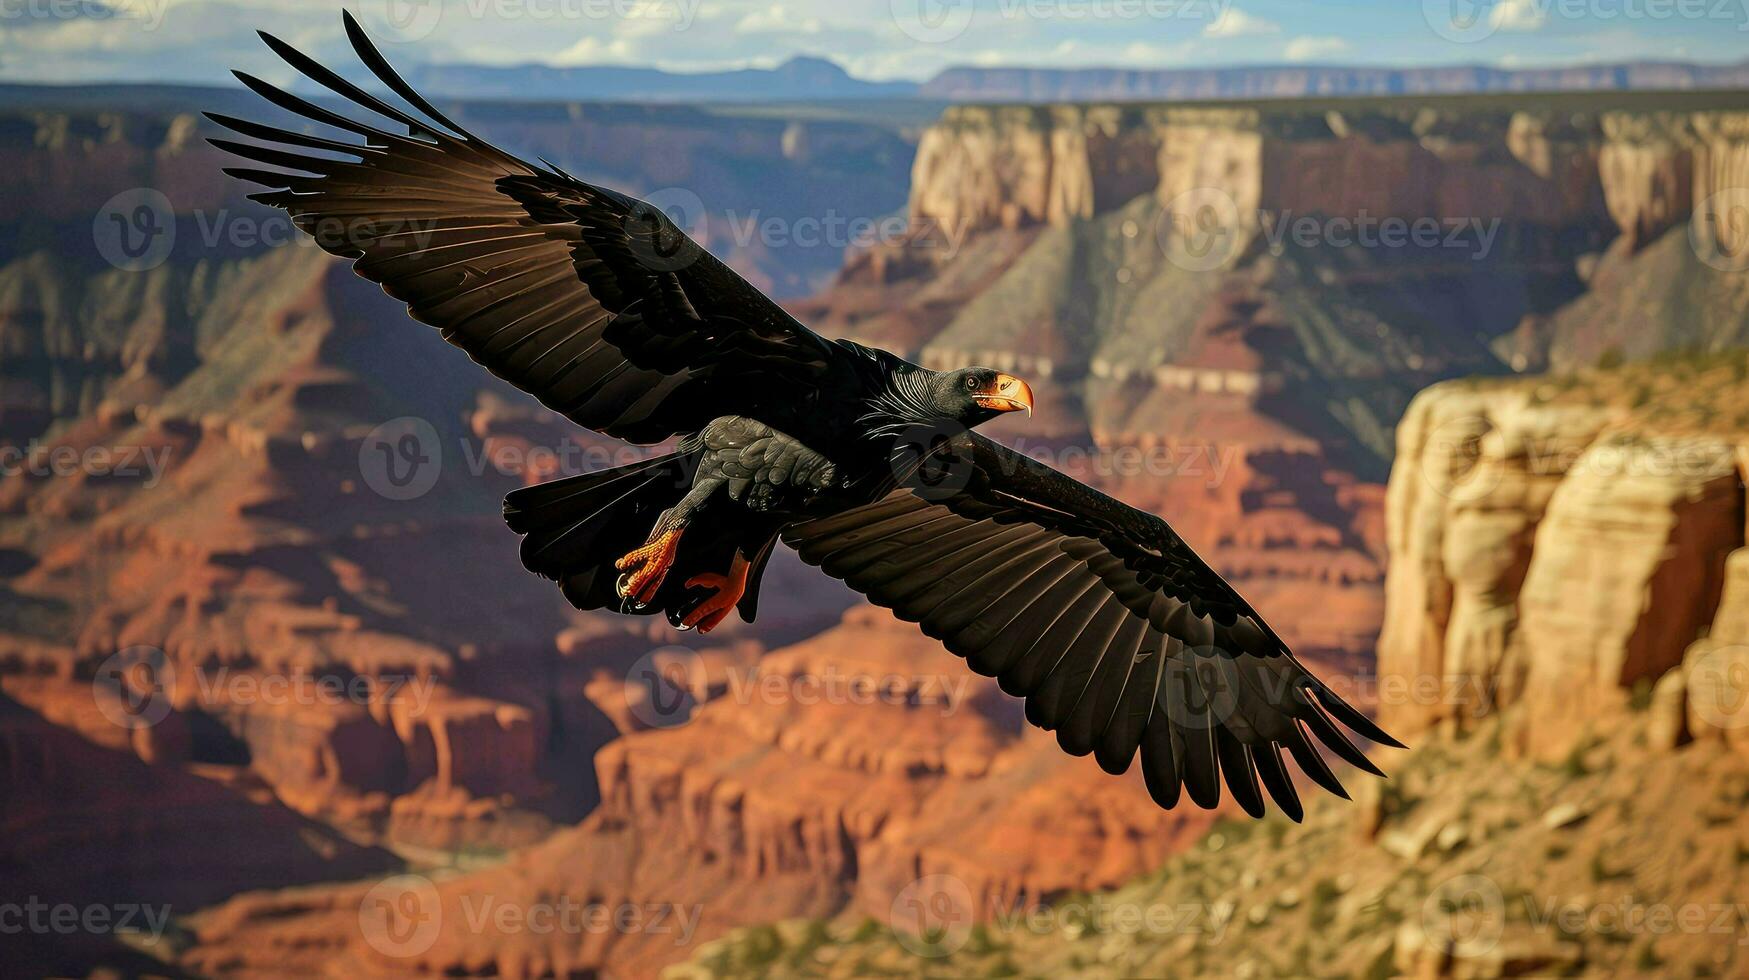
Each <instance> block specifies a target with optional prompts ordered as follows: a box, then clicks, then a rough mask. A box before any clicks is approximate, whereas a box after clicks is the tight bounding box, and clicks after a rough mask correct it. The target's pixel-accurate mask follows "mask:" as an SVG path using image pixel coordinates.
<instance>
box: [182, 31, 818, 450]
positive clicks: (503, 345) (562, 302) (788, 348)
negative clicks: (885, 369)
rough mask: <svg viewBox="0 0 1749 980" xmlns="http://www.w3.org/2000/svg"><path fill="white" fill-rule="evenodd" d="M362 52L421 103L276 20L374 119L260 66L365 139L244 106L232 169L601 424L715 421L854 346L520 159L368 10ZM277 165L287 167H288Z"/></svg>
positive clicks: (310, 107)
mask: <svg viewBox="0 0 1749 980" xmlns="http://www.w3.org/2000/svg"><path fill="white" fill-rule="evenodd" d="M343 19H344V22H345V26H346V33H347V36H348V37H349V38H350V40H351V42H352V46H353V49H354V51H355V52H356V53H357V55H358V57H359V59H360V60H361V61H362V62H363V63H364V65H365V67H366V68H368V69H369V70H370V72H371V74H372V75H374V76H375V78H376V80H377V81H378V82H380V83H381V84H382V85H384V86H386V87H387V88H388V90H389V91H390V92H393V93H394V94H395V95H396V96H399V98H400V99H401V100H403V101H404V102H405V103H406V104H407V106H408V108H403V107H401V106H397V105H394V104H391V103H390V102H389V101H387V100H386V99H384V98H381V97H378V96H377V95H373V94H372V93H371V92H369V91H366V90H365V89H364V88H362V87H360V86H359V85H356V84H354V83H352V82H351V81H348V80H347V79H346V78H344V77H342V76H341V75H340V74H339V73H337V72H335V71H333V70H332V69H330V68H328V67H326V66H324V65H322V64H320V63H318V62H317V61H316V60H315V59H313V58H311V57H309V56H308V55H305V54H304V53H302V52H300V51H298V50H297V49H296V48H294V47H292V46H291V45H289V44H287V43H285V42H284V41H281V40H280V39H278V38H276V37H273V36H272V35H269V34H262V40H263V41H264V42H265V43H266V44H267V46H268V47H269V48H270V49H272V50H273V52H274V53H275V54H277V55H279V57H280V58H282V59H283V60H284V61H285V62H286V63H287V64H288V65H290V66H291V67H292V68H294V69H296V70H297V71H298V72H299V73H300V74H302V75H303V76H305V77H306V78H308V79H310V80H312V81H314V82H315V83H316V84H318V85H321V86H322V87H323V88H325V89H327V90H328V91H330V92H332V93H334V94H335V95H337V96H339V97H340V98H341V99H343V100H344V101H345V103H346V104H347V106H348V107H349V109H350V110H358V112H357V113H355V114H358V115H365V116H368V117H369V118H368V121H367V120H365V119H362V118H353V117H352V116H350V115H346V114H343V113H341V112H337V111H335V110H333V109H330V108H327V107H324V106H320V105H317V104H315V103H313V102H311V101H309V100H308V99H304V98H302V97H299V96H296V95H293V94H291V93H289V92H287V91H284V90H282V89H280V88H278V87H277V86H274V85H272V84H270V83H268V82H265V81H262V80H261V79H259V78H256V77H254V76H252V75H249V74H247V73H243V72H238V73H236V75H237V77H238V79H239V80H240V81H242V83H243V84H244V85H245V86H247V87H248V88H249V89H251V90H252V91H254V92H255V93H256V94H257V95H260V96H261V97H262V98H264V99H266V100H267V101H268V102H270V103H272V104H273V105H275V106H277V107H279V108H280V109H283V110H285V111H287V112H290V113H293V114H295V115H297V116H301V117H303V118H304V119H306V120H309V121H310V122H312V123H316V124H318V125H320V126H325V127H328V128H329V129H330V130H334V131H337V132H338V134H339V136H341V137H346V136H351V137H356V138H359V139H360V140H361V141H360V142H349V141H347V140H345V139H343V138H334V137H332V136H330V135H327V134H323V135H314V134H307V133H298V132H291V131H288V130H285V129H281V128H277V127H274V126H268V125H264V124H262V123H257V122H251V121H249V120H244V119H238V118H236V117H234V116H227V115H221V114H218V113H209V114H208V118H209V119H211V120H212V121H213V122H215V123H217V124H219V125H220V126H223V127H225V128H226V129H229V130H231V131H232V132H234V133H236V134H237V135H239V136H241V137H244V138H246V139H249V140H255V141H257V142H254V143H247V142H240V141H239V140H235V139H224V138H215V139H213V140H212V143H213V144H214V145H215V146H217V147H219V148H220V149H223V150H225V151H227V152H230V153H232V154H235V155H236V156H238V157H240V158H242V159H244V160H247V161H250V162H251V163H254V164H258V165H261V166H260V167H232V168H229V169H227V170H226V173H228V174H231V175H232V176H235V177H238V178H240V179H243V180H248V181H251V182H254V183H257V184H261V185H262V186H264V187H266V188H267V190H266V191H263V192H260V193H257V194H253V195H251V198H252V199H253V200H256V201H260V202H261V203H264V204H268V205H271V206H274V207H279V208H283V209H285V210H286V211H288V212H290V213H291V215H292V217H293V220H294V222H295V223H296V224H297V225H298V227H300V228H302V229H303V230H304V231H306V232H309V233H310V234H312V235H313V236H315V237H316V240H317V243H318V244H319V245H321V246H322V247H323V248H324V249H326V250H328V251H330V252H332V253H334V254H336V255H340V256H343V257H346V258H350V259H353V260H355V264H354V270H355V271H356V272H358V274H359V275H361V276H363V277H364V278H366V279H369V280H371V281H373V282H377V283H379V284H381V285H382V287H383V289H384V291H385V292H387V293H388V294H389V295H390V296H393V297H394V298H396V299H398V300H400V301H402V302H404V303H406V304H407V306H408V310H409V312H410V313H411V315H412V316H413V318H414V319H416V320H419V321H420V322H422V323H426V324H430V325H431V326H434V327H437V328H438V329H439V330H440V331H441V333H442V335H443V338H444V339H445V340H447V341H449V342H450V343H451V344H454V345H455V346H457V347H460V348H461V349H462V350H464V351H466V352H467V353H468V355H469V356H471V357H472V358H473V359H474V360H476V361H478V362H479V363H480V364H481V365H483V366H484V367H485V368H486V369H487V370H488V371H490V372H492V373H493V374H495V375H497V376H498V377H500V378H503V379H504V380H506V381H508V382H510V383H511V384H513V385H515V386H517V387H519V388H521V389H523V390H524V391H527V392H529V393H530V394H532V395H534V396H535V397H536V398H537V399H539V400H540V401H541V402H542V403H543V404H545V405H547V406H548V407H549V408H552V409H553V410H554V411H557V412H560V413H561V414H563V415H565V416H567V417H569V418H570V419H572V420H573V421H575V422H577V423H578V424H580V425H584V426H586V427H589V428H592V429H597V430H600V431H602V432H605V433H607V434H609V435H613V436H618V437H620V438H624V439H627V440H630V441H634V442H656V441H660V440H662V439H665V438H668V437H669V436H672V435H676V434H681V433H687V432H693V431H697V430H699V429H701V428H703V427H704V425H705V424H706V423H707V422H709V421H710V420H711V419H712V418H715V417H717V416H720V415H730V414H738V413H741V412H744V411H746V410H748V409H749V408H751V407H752V401H753V400H754V399H757V398H769V397H770V396H771V393H772V391H773V390H774V386H776V390H781V388H782V386H784V385H792V386H795V390H797V391H799V390H801V388H803V387H805V386H807V385H809V384H811V383H813V382H814V381H816V380H817V379H818V378H819V377H820V376H821V374H822V373H823V372H825V371H827V370H828V369H830V368H831V367H832V366H833V365H834V364H835V363H836V362H837V359H838V358H840V356H841V355H842V352H843V348H841V347H839V346H837V345H833V344H828V343H826V342H825V341H823V340H821V339H820V338H819V337H818V336H816V335H815V334H813V333H812V332H811V331H809V330H808V329H807V328H806V327H803V326H802V325H801V324H800V323H797V322H796V321H795V320H794V319H793V318H792V317H790V316H789V315H788V314H787V313H784V312H783V310H782V309H781V308H779V307H778V306H777V305H776V304H775V303H772V302H771V301H770V300H769V299H767V298H766V297H765V296H764V295H762V294H761V293H760V292H759V291H758V290H757V289H755V288H754V287H753V286H752V285H750V284H749V283H747V281H746V280H744V279H742V278H741V277H740V276H738V275H736V274H735V273H734V272H733V271H731V270H730V269H729V268H728V267H727V266H725V265H723V264H722V263H721V262H719V261H717V259H716V258H714V257H713V256H711V255H710V254H709V253H708V252H706V251H704V250H703V249H702V248H700V247H699V246H698V244H697V243H696V242H693V241H692V240H691V239H690V238H688V237H687V236H686V234H685V233H684V232H683V231H681V230H680V229H679V228H678V227H677V226H676V225H675V224H674V222H673V221H672V220H670V219H669V218H668V216H667V215H665V214H663V213H662V212H661V211H660V210H659V209H657V208H655V207H653V206H651V205H650V204H648V203H646V202H643V201H639V200H636V199H634V198H631V197H627V196H625V195H623V194H619V193H617V192H615V191H612V190H609V189H607V188H604V187H598V186H596V185H593V184H589V183H586V182H584V181H580V180H578V179H576V178H575V177H572V176H570V175H569V174H566V173H564V172H563V171H561V170H558V169H557V168H554V167H552V166H551V165H542V166H537V165H534V164H531V163H528V162H526V161H524V160H521V159H518V158H517V157H515V156H512V155H511V154H509V153H506V152H504V151H503V150H501V149H499V148H497V147H496V146H493V145H492V144H490V143H488V142H486V141H485V140H482V139H480V138H479V137H478V136H475V135H474V134H473V133H470V132H469V131H468V130H466V129H464V128H463V127H462V126H460V125H459V124H457V123H456V121H455V120H454V119H451V118H450V117H449V116H446V115H445V114H444V113H442V112H441V111H439V110H438V109H437V107H436V106H434V105H432V103H431V102H430V101H428V100H426V99H425V98H424V97H422V96H421V95H419V93H418V92H417V91H415V90H414V89H413V87H412V86H410V85H409V84H407V82H406V80H405V79H403V78H402V77H401V76H400V75H399V74H398V73H397V72H396V71H395V70H394V68H393V67H391V66H390V65H389V63H388V61H387V60H386V59H385V58H384V57H383V56H382V54H381V52H379V51H378V50H377V49H376V47H375V46H374V45H372V44H371V42H370V39H369V38H367V37H366V36H365V34H364V31H363V30H362V29H361V28H360V27H359V25H358V23H357V21H356V20H354V19H353V17H352V16H351V14H344V15H343ZM261 167H269V168H278V169H277V170H269V169H261Z"/></svg>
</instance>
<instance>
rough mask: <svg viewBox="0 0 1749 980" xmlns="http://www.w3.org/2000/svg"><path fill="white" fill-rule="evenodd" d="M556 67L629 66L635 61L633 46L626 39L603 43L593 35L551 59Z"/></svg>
mask: <svg viewBox="0 0 1749 980" xmlns="http://www.w3.org/2000/svg"><path fill="white" fill-rule="evenodd" d="M549 60H550V61H551V63H552V64H554V65H564V66H570V65H603V64H621V65H623V64H627V63H629V62H631V61H632V60H633V58H632V46H631V45H630V44H629V43H627V41H626V40H625V38H618V39H615V40H612V41H605V42H604V41H602V40H601V39H600V38H598V37H594V36H592V35H589V36H584V37H581V38H578V39H577V43H576V44H573V45H571V46H570V47H568V48H566V49H565V50H563V51H560V52H559V53H558V54H556V55H553V56H552V58H551V59H549Z"/></svg>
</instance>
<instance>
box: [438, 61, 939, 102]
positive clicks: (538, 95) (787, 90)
mask: <svg viewBox="0 0 1749 980" xmlns="http://www.w3.org/2000/svg"><path fill="white" fill-rule="evenodd" d="M411 74H412V77H413V83H414V84H415V85H417V86H419V87H420V88H421V89H424V90H426V91H429V92H434V93H437V94H439V95H446V96H467V97H469V98H487V99H492V98H499V99H502V98H515V99H542V100H544V99H567V100H568V99H595V100H605V101H615V102H618V101H624V102H771V101H796V100H804V99H805V100H814V99H879V98H910V97H915V96H916V95H917V83H915V82H871V81H866V80H864V79H860V78H855V77H853V76H851V74H850V73H849V72H846V71H845V70H844V69H843V68H841V67H840V66H839V65H838V64H837V63H835V62H832V61H828V60H826V59H825V58H811V57H807V56H802V55H798V56H796V57H793V58H791V59H789V60H788V61H785V62H784V63H783V64H781V65H778V66H777V67H776V68H745V69H740V70H737V71H717V72H701V73H682V72H670V71H664V70H662V69H660V68H646V67H636V66H623V67H622V66H614V65H586V66H579V67H570V68H559V67H553V66H551V65H540V64H527V65H469V64H448V65H445V64H435V65H423V66H420V67H418V68H415V69H413V70H412V72H411Z"/></svg>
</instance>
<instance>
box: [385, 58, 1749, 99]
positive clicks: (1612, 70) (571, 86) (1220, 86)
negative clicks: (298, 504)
mask: <svg viewBox="0 0 1749 980" xmlns="http://www.w3.org/2000/svg"><path fill="white" fill-rule="evenodd" d="M410 74H411V75H412V78H413V81H414V83H415V84H416V85H418V86H419V87H420V88H421V89H423V90H426V91H428V92H432V93H434V94H437V95H443V96H448V97H458V98H459V97H466V98H484V99H528V100H551V99H559V100H573V99H590V100H602V101H616V102H617V101H624V102H772V101H784V102H788V101H817V100H855V99H908V98H915V99H924V100H929V101H941V102H1086V101H1105V102H1111V101H1136V102H1142V101H1146V102H1159V101H1195V100H1218V99H1269V98H1284V99H1285V98H1303V97H1331V96H1337V97H1340V96H1367V95H1372V96H1385V95H1466V94H1485V93H1491V92H1592V91H1626V90H1648V91H1651V90H1667V89H1673V90H1683V89H1732V88H1749V61H1744V62H1742V63H1739V64H1734V65H1701V64H1692V63H1688V62H1676V61H1632V62H1613V63H1606V64H1589V65H1573V66H1568V67H1547V68H1493V67H1489V66H1486V65H1440V66H1433V67H1427V68H1392V67H1368V66H1355V65H1252V66H1243V67H1236V68H1170V69H1158V70H1155V69H1131V68H974V67H958V68H948V69H945V70H943V71H942V72H941V73H939V74H937V75H936V76H935V77H933V78H931V79H929V80H928V81H925V82H910V81H884V82H882V81H869V80H867V79H862V78H857V77H856V76H854V75H852V74H850V73H849V72H847V71H846V70H845V69H844V68H843V67H842V66H840V65H838V64H837V63H836V62H833V61H831V60H829V59H826V58H816V57H809V56H800V55H798V56H796V57H793V58H791V59H789V60H788V61H785V62H784V63H782V64H781V65H778V66H777V67H775V68H747V69H739V70H734V71H718V72H702V73H682V72H670V71H665V70H663V69H660V68H651V67H641V66H617V65H584V66H576V67H554V66H551V65H540V64H525V65H476V64H431V65H422V66H418V67H415V68H413V69H412V71H411V72H410Z"/></svg>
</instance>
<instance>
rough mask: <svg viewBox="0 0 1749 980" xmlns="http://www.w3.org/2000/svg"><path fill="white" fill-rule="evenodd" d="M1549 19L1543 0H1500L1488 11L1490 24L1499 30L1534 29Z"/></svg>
mask: <svg viewBox="0 0 1749 980" xmlns="http://www.w3.org/2000/svg"><path fill="white" fill-rule="evenodd" d="M1548 19H1549V17H1548V10H1547V8H1546V7H1545V6H1544V5H1543V2H1542V0H1500V2H1499V3H1497V4H1495V5H1494V9H1493V10H1491V11H1489V12H1488V26H1490V27H1492V28H1494V29H1495V30H1497V31H1534V30H1536V29H1538V28H1540V27H1542V26H1543V24H1544V23H1546V22H1547V21H1548Z"/></svg>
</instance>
